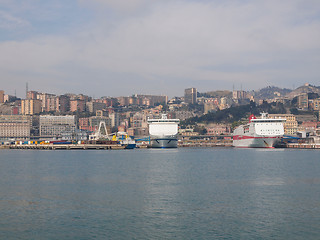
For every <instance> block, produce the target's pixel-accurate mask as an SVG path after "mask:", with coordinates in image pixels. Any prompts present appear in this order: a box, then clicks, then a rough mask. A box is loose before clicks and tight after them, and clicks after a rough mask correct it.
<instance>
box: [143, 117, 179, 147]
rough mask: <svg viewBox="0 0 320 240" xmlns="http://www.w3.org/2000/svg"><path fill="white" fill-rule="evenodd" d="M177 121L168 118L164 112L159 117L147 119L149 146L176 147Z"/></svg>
mask: <svg viewBox="0 0 320 240" xmlns="http://www.w3.org/2000/svg"><path fill="white" fill-rule="evenodd" d="M179 122H180V120H179V119H168V118H167V115H166V114H162V117H161V118H160V119H148V124H149V135H150V141H151V147H153V148H176V147H177V146H178V139H177V134H178V124H179Z"/></svg>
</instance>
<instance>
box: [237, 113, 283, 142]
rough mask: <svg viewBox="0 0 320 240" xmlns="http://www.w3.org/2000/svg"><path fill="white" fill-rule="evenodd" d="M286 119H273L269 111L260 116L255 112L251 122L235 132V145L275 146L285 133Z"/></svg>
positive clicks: (250, 119)
mask: <svg viewBox="0 0 320 240" xmlns="http://www.w3.org/2000/svg"><path fill="white" fill-rule="evenodd" d="M285 121H286V120H285V119H281V118H278V119H272V118H269V117H268V114H267V113H261V117H260V118H256V117H255V116H254V115H253V114H252V115H251V116H250V118H249V123H248V124H245V125H240V126H239V127H237V128H236V129H235V130H234V132H233V146H234V147H242V148H274V147H275V146H276V145H277V144H278V143H279V142H280V140H281V138H282V137H283V135H284V122H285Z"/></svg>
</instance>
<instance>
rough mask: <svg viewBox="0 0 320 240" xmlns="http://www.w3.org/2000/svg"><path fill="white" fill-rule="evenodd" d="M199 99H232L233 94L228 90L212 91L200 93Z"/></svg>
mask: <svg viewBox="0 0 320 240" xmlns="http://www.w3.org/2000/svg"><path fill="white" fill-rule="evenodd" d="M198 97H212V98H222V97H228V98H231V97H232V92H231V91H228V90H218V91H210V92H205V93H198Z"/></svg>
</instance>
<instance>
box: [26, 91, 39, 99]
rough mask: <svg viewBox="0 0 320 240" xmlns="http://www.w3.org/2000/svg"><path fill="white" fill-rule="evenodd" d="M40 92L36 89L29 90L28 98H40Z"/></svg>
mask: <svg viewBox="0 0 320 240" xmlns="http://www.w3.org/2000/svg"><path fill="white" fill-rule="evenodd" d="M38 94H39V93H38V92H36V91H28V92H27V99H39V97H38Z"/></svg>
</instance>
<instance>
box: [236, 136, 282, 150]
mask: <svg viewBox="0 0 320 240" xmlns="http://www.w3.org/2000/svg"><path fill="white" fill-rule="evenodd" d="M280 140H281V137H279V136H276V137H249V136H241V137H239V136H238V137H236V138H235V137H234V139H233V146H234V147H240V148H274V147H275V146H276V145H277V144H278V143H279V142H280Z"/></svg>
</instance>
